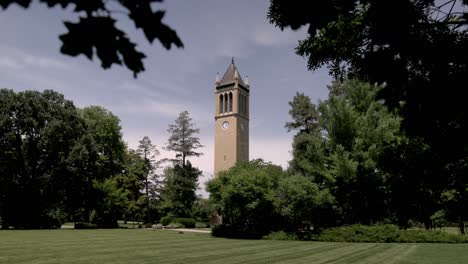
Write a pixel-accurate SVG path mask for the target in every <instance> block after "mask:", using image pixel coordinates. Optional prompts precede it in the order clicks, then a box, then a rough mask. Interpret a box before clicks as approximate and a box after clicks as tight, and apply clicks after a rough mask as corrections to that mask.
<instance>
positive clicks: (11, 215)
mask: <svg viewBox="0 0 468 264" xmlns="http://www.w3.org/2000/svg"><path fill="white" fill-rule="evenodd" d="M187 130H190V131H189V132H190V133H185V136H186V137H189V138H191V139H192V141H191V143H192V144H191V145H190V146H184V147H185V148H184V149H177V148H176V147H173V146H176V145H178V144H179V143H180V142H179V141H180V140H184V138H181V137H180V135H179V134H180V133H181V132H186V131H187ZM168 132H169V133H170V140H169V142H168V149H170V150H173V151H175V152H176V158H175V159H174V160H171V161H166V160H158V155H159V152H158V150H157V149H156V147H155V146H154V145H153V144H152V143H151V140H150V139H149V138H148V137H144V138H143V139H142V140H141V141H140V144H139V146H138V148H137V149H135V150H133V149H130V148H128V147H127V145H126V144H125V142H124V141H123V140H122V132H121V127H120V120H119V118H118V117H117V116H115V115H113V114H112V113H111V112H109V111H108V110H106V109H104V108H102V107H99V106H90V107H85V108H83V109H78V108H76V107H75V106H74V105H73V103H72V102H71V101H69V100H66V99H65V98H64V96H63V95H61V94H59V93H57V92H54V91H50V90H46V91H44V92H38V91H24V92H18V93H15V92H14V91H12V90H7V89H1V90H0V150H1V152H0V217H1V226H2V228H3V229H8V228H10V227H13V228H58V227H60V226H61V225H62V223H63V222H65V221H73V222H85V223H92V224H94V225H96V226H98V227H117V220H133V221H143V222H147V223H151V222H155V221H157V220H158V219H159V218H160V217H161V215H166V214H168V213H172V212H177V215H180V216H188V215H189V214H190V213H191V208H192V204H193V203H194V202H195V201H196V199H197V197H196V195H195V190H196V188H197V180H198V176H199V175H200V174H201V172H200V171H199V170H198V169H196V168H194V167H192V166H191V164H190V162H186V161H185V160H184V161H183V162H182V159H181V158H179V155H182V156H183V157H185V156H193V155H195V154H196V155H200V153H196V152H194V151H193V150H194V149H195V148H198V147H200V146H201V145H200V144H199V142H198V138H196V137H195V136H194V135H195V134H196V133H198V130H196V129H193V124H192V123H191V119H190V117H189V114H188V112H182V113H181V114H180V116H179V118H178V119H177V122H176V124H175V125H171V126H170V128H169V130H168ZM185 139H187V138H185ZM187 151H191V153H189V154H187V153H186V152H187ZM163 162H170V163H167V164H169V165H168V166H167V168H166V169H165V173H163V175H162V176H161V173H160V172H158V169H160V167H161V165H162V163H163ZM166 176H167V177H166ZM187 177H188V180H186V178H187ZM180 179H182V180H180ZM180 182H183V184H182V183H180ZM165 186H167V187H165ZM174 186H175V187H174ZM174 188H178V189H179V190H183V191H184V192H183V194H179V193H177V194H174V191H173V189H174ZM182 200H183V201H184V204H183V205H179V204H178V203H179V201H182ZM184 208H188V209H185V211H184ZM179 211H181V212H180V213H179ZM206 217H207V216H205V218H206Z"/></svg>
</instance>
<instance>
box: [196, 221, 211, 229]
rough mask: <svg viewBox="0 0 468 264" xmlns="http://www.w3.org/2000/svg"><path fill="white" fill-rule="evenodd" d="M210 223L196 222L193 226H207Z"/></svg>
mask: <svg viewBox="0 0 468 264" xmlns="http://www.w3.org/2000/svg"><path fill="white" fill-rule="evenodd" d="M208 227H210V225H209V224H208V223H205V222H196V223H195V228H208Z"/></svg>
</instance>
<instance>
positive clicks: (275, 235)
mask: <svg viewBox="0 0 468 264" xmlns="http://www.w3.org/2000/svg"><path fill="white" fill-rule="evenodd" d="M263 239H266V240H298V238H297V237H296V236H295V235H294V234H292V233H288V232H285V231H276V232H271V233H269V234H268V235H266V236H263Z"/></svg>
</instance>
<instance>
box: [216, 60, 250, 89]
mask: <svg viewBox="0 0 468 264" xmlns="http://www.w3.org/2000/svg"><path fill="white" fill-rule="evenodd" d="M236 79H237V81H238V82H239V84H240V85H242V86H244V87H247V85H245V83H244V81H243V80H242V77H241V76H240V73H239V71H238V70H237V68H236V65H235V64H234V59H232V62H231V64H230V65H229V67H228V68H227V70H226V73H224V75H223V78H222V79H221V81H220V82H219V85H218V86H223V85H226V84H231V83H235V82H236Z"/></svg>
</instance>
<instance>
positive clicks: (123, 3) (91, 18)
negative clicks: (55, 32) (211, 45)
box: [0, 0, 183, 77]
mask: <svg viewBox="0 0 468 264" xmlns="http://www.w3.org/2000/svg"><path fill="white" fill-rule="evenodd" d="M31 2H32V1H31V0H2V1H0V6H1V7H2V8H3V9H7V8H8V7H9V6H10V5H11V4H13V3H16V4H18V5H20V6H21V7H24V8H28V7H29V6H30V4H31ZM38 2H39V3H42V4H45V5H47V7H49V8H52V7H55V6H60V7H61V8H63V9H66V8H69V7H70V6H73V7H74V8H73V9H72V10H73V12H74V13H76V14H77V15H78V14H79V15H80V16H79V21H78V22H77V23H73V22H70V21H65V22H64V25H65V27H66V28H67V30H68V32H67V33H65V34H63V35H61V36H60V37H59V38H60V40H61V41H62V47H61V48H60V51H61V52H62V53H63V54H66V55H70V56H78V55H81V54H83V55H85V56H86V57H87V58H88V59H90V60H92V59H93V56H94V55H96V56H97V57H98V59H99V60H100V61H101V67H102V68H104V69H108V68H110V67H111V66H112V64H119V65H122V64H125V66H126V67H127V68H128V69H129V70H131V71H132V72H133V74H134V76H135V77H136V76H137V74H138V73H140V72H142V71H144V70H145V68H144V65H143V58H145V57H146V56H145V54H143V53H142V52H141V51H139V50H137V49H136V44H135V43H133V42H132V41H131V40H130V38H129V37H128V36H127V34H126V32H125V31H122V30H121V29H119V28H117V27H116V25H115V24H116V22H117V21H118V20H117V19H116V16H119V15H122V14H124V15H126V16H128V18H129V19H130V20H131V21H133V22H134V23H135V27H136V28H137V29H141V30H142V31H143V33H144V35H145V37H146V39H147V40H148V41H149V42H150V43H153V41H154V40H155V39H158V40H159V42H160V43H161V44H162V45H163V47H164V48H166V49H170V48H171V46H172V45H175V46H176V47H178V48H182V47H183V44H182V41H181V40H180V38H179V36H178V35H177V33H176V32H175V31H174V30H173V29H172V28H170V27H169V26H167V25H166V24H164V23H163V22H162V19H163V17H164V15H165V11H162V10H157V11H153V7H152V4H153V3H155V2H162V0H140V1H128V0H118V1H112V3H110V2H108V1H104V0H92V1H77V0H61V1H57V0H39V1H38ZM115 8H117V9H115ZM69 10H70V9H69Z"/></svg>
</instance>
